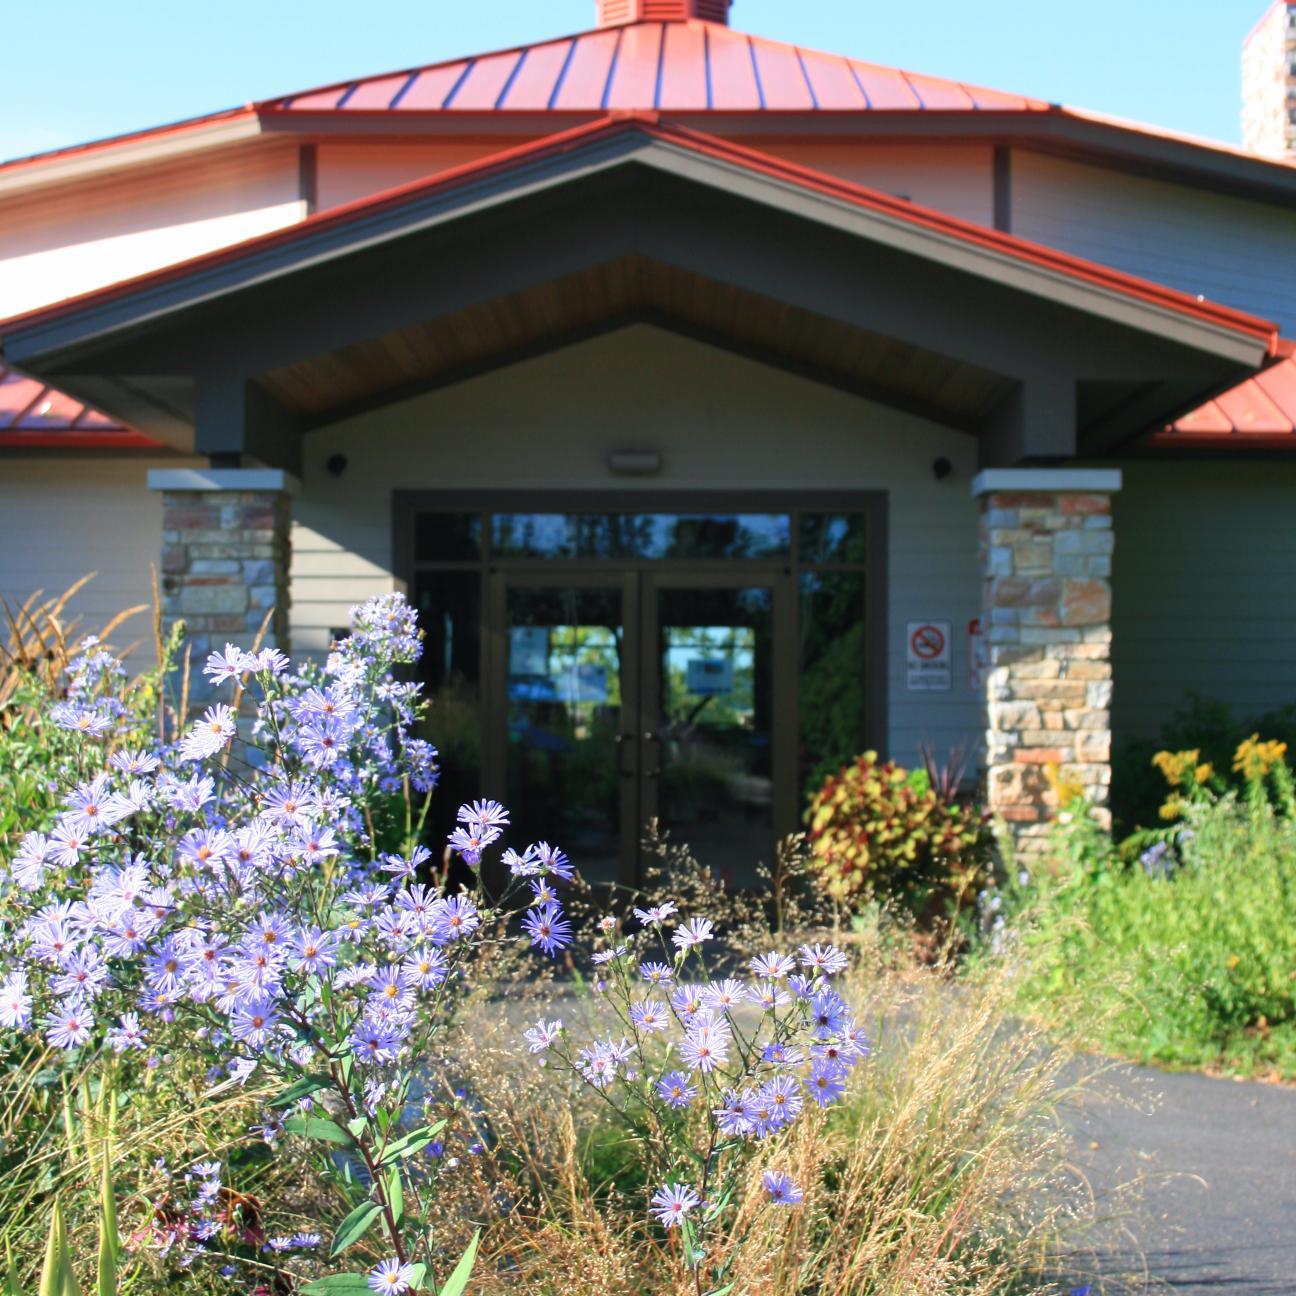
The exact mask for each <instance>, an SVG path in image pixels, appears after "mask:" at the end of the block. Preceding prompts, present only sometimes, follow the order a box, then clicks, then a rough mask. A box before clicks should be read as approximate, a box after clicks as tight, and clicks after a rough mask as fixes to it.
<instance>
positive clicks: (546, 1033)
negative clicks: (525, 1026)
mask: <svg viewBox="0 0 1296 1296" xmlns="http://www.w3.org/2000/svg"><path fill="white" fill-rule="evenodd" d="M562 1028H563V1024H562V1022H561V1021H551V1022H547V1021H545V1020H544V1018H543V1017H542V1018H541V1019H540V1020H539V1021H538V1022H536V1024H535V1025H534V1026H532V1027H531V1028H530V1029H529V1030H525V1031H523V1032H522V1038H523V1039H524V1040H526V1042H527V1043H528V1044H529V1045H530V1046H531V1052H532V1053H543V1052H544V1051H545V1049H547V1048H548V1047H549V1046H550V1045H551V1044H552V1043H553V1042H554V1040H556V1039H557V1038H558V1036H559V1035H561V1034H562Z"/></svg>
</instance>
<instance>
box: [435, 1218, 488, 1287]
mask: <svg viewBox="0 0 1296 1296" xmlns="http://www.w3.org/2000/svg"><path fill="white" fill-rule="evenodd" d="M480 1241H481V1229H478V1230H477V1232H476V1233H474V1234H473V1240H472V1241H471V1242H469V1243H468V1249H467V1250H466V1251H465V1252H464V1253H463V1255H461V1256H460V1257H459V1263H458V1264H457V1265H455V1267H454V1273H452V1274H451V1275H450V1277H449V1278H447V1279H446V1280H445V1283H444V1284H443V1285H442V1287H441V1292H440V1296H461V1293H462V1292H463V1290H464V1288H465V1287H467V1286H468V1279H469V1278H470V1277H471V1276H472V1271H473V1265H475V1264H476V1263H477V1244H478V1243H479V1242H480Z"/></svg>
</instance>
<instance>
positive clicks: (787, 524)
mask: <svg viewBox="0 0 1296 1296" xmlns="http://www.w3.org/2000/svg"><path fill="white" fill-rule="evenodd" d="M491 544H492V546H493V551H494V554H495V556H496V557H499V558H641V559H644V558H646V559H668V558H778V557H786V556H787V555H788V554H789V553H790V552H791V545H792V523H791V518H790V517H789V516H788V515H787V514H786V513H496V514H494V515H493V516H492V518H491Z"/></svg>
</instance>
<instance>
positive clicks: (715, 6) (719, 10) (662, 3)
mask: <svg viewBox="0 0 1296 1296" xmlns="http://www.w3.org/2000/svg"><path fill="white" fill-rule="evenodd" d="M1293 3H1296V0H1293ZM595 4H596V6H597V8H598V25H599V26H600V27H623V26H625V25H626V24H627V23H637V22H686V21H687V20H688V19H690V18H696V19H698V20H700V21H701V22H712V23H724V24H725V25H726V26H727V25H728V23H729V4H730V0H595Z"/></svg>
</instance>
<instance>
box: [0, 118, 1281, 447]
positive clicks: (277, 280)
mask: <svg viewBox="0 0 1296 1296" xmlns="http://www.w3.org/2000/svg"><path fill="white" fill-rule="evenodd" d="M465 231H468V232H469V233H470V235H471V237H470V238H469V239H468V242H467V243H465V242H464V238H465ZM546 242H552V244H553V245H554V247H555V249H559V250H558V251H555V252H554V254H553V255H552V256H550V257H549V258H548V261H546V262H544V265H542V264H541V262H542V261H544V258H542V257H541V256H540V253H541V252H543V251H544V245H545V244H546ZM493 243H494V244H495V245H494V246H492V244H493ZM523 244H525V246H524V245H523ZM559 245H561V247H560V248H559ZM438 256H441V257H444V258H445V260H444V261H443V262H442V263H441V266H442V268H441V271H440V273H436V274H433V273H431V267H432V266H433V265H434V264H436V261H435V259H436V258H437V257H438ZM474 256H476V257H482V256H484V259H483V260H481V261H480V262H479V263H477V265H476V269H475V271H474V270H473V269H471V268H470V267H469V264H468V260H467V259H466V258H472V257H474ZM401 257H404V258H405V260H404V261H403V262H400V264H401V266H402V269H401V270H400V271H399V275H400V278H399V279H396V280H393V282H400V283H401V284H402V288H403V289H407V291H405V292H403V293H400V294H393V293H392V292H391V291H390V290H389V289H388V290H387V291H375V290H374V289H375V285H374V282H373V276H374V275H375V274H392V273H393V272H394V267H395V266H396V265H397V263H398V261H400V258H401ZM528 257H529V258H530V260H528V259H527V258H528ZM627 257H640V258H642V259H644V260H645V261H646V262H647V263H649V264H659V265H662V266H670V267H672V268H673V269H674V270H676V271H679V272H682V273H689V274H693V275H696V276H698V277H699V278H705V279H711V280H716V281H719V282H723V283H725V284H729V285H731V286H732V287H733V288H734V289H735V290H738V291H741V292H744V293H749V294H755V295H758V296H760V297H762V298H763V299H766V300H772V301H775V302H777V303H784V304H786V305H787V306H788V307H790V308H793V309H796V310H802V311H808V312H811V313H812V314H813V313H817V314H818V315H820V316H822V317H823V318H826V319H830V320H833V321H836V322H839V323H844V324H847V325H849V326H850V327H852V328H854V329H856V330H857V331H858V332H859V334H860V336H862V337H875V338H876V337H880V338H884V339H886V340H887V341H888V343H890V344H892V345H895V346H899V347H902V348H909V349H911V350H912V351H913V352H914V354H922V355H924V356H936V357H943V358H946V359H948V360H949V361H950V362H951V363H957V364H958V365H961V366H963V367H964V368H965V369H967V370H969V371H977V372H983V373H987V374H992V375H997V376H999V377H1000V378H1001V379H1002V380H1003V382H1004V383H1006V384H1007V385H1008V386H1009V387H1012V388H1014V389H1015V390H1016V391H1017V393H1018V394H1017V396H1016V397H1015V398H1014V400H1013V401H1010V402H1008V403H1007V406H1004V402H1003V401H1000V402H999V405H1000V406H1001V407H1002V408H997V410H996V411H995V412H993V413H988V412H983V413H984V417H985V419H986V423H985V427H984V428H983V429H982V430H984V431H985V433H986V438H985V440H986V444H987V445H991V444H993V445H997V446H999V447H1000V449H999V451H997V452H996V454H997V455H1006V456H1007V458H1008V459H1009V461H1016V460H1018V459H1020V458H1021V457H1023V456H1025V457H1052V458H1056V457H1065V456H1066V454H1068V453H1072V452H1074V450H1075V445H1074V436H1075V432H1076V429H1077V428H1078V429H1079V430H1080V431H1082V432H1087V433H1089V434H1091V445H1090V449H1094V448H1098V449H1101V448H1104V447H1105V446H1110V445H1111V444H1114V443H1116V442H1117V441H1119V440H1120V439H1121V438H1122V437H1125V436H1128V435H1132V434H1133V432H1134V431H1135V430H1137V429H1140V428H1142V427H1146V426H1147V425H1148V423H1149V422H1152V421H1155V420H1157V419H1163V420H1164V419H1169V418H1171V417H1173V416H1174V415H1176V414H1178V413H1179V412H1180V411H1181V410H1182V409H1187V408H1190V407H1191V406H1192V405H1194V404H1196V403H1198V402H1199V401H1200V400H1202V399H1204V398H1206V397H1208V396H1210V395H1212V394H1214V392H1215V391H1217V390H1220V389H1223V388H1224V387H1227V386H1228V385H1230V384H1231V383H1233V382H1236V381H1238V380H1239V379H1240V378H1242V377H1244V376H1246V374H1248V373H1249V372H1251V371H1254V370H1255V369H1256V368H1258V367H1259V366H1260V365H1261V364H1262V363H1263V362H1264V360H1265V359H1266V357H1267V356H1269V355H1270V354H1271V352H1272V351H1273V348H1274V346H1275V342H1276V330H1275V329H1274V327H1273V326H1272V325H1270V324H1268V323H1266V322H1265V321H1261V320H1258V319H1255V318H1254V317H1251V316H1248V315H1244V314H1242V313H1240V312H1237V311H1233V310H1229V309H1227V308H1223V307H1220V306H1217V305H1214V304H1212V303H1209V302H1204V301H1200V300H1198V299H1195V298H1192V297H1188V296H1186V295H1184V294H1180V293H1177V292H1174V291H1172V290H1170V289H1167V288H1164V287H1162V286H1160V285H1157V284H1153V283H1149V282H1146V281H1142V280H1138V279H1135V278H1132V277H1130V276H1127V275H1124V274H1120V273H1118V272H1115V271H1112V270H1109V269H1107V268H1105V267H1101V266H1097V265H1094V264H1092V263H1089V262H1084V261H1080V260H1077V259H1075V258H1072V257H1069V256H1066V255H1064V254H1061V253H1058V252H1056V251H1054V250H1052V249H1049V248H1045V247H1041V246H1037V245H1033V244H1029V243H1025V242H1023V241H1022V240H1019V239H1015V238H1012V237H1010V236H1007V235H1003V234H998V233H995V232H993V231H988V230H985V229H982V228H981V227H979V226H974V225H971V224H968V223H966V222H963V221H959V220H956V219H954V218H951V217H948V216H944V215H942V214H939V213H936V212H932V211H927V210H925V209H922V208H918V207H915V206H914V205H912V204H909V203H906V202H904V201H902V200H898V199H894V198H891V197H889V196H887V195H883V194H879V193H876V192H873V191H870V190H866V189H862V188H860V187H858V186H854V185H851V184H849V183H846V182H844V181H840V180H837V179H834V178H832V177H829V176H826V175H822V174H820V173H817V172H813V171H808V170H805V169H803V168H799V167H796V166H794V165H792V164H789V163H786V162H782V161H779V160H777V159H774V158H772V157H769V156H768V155H764V154H760V153H756V152H753V151H752V150H748V149H744V148H742V147H740V146H736V145H732V144H728V143H724V142H722V141H720V140H717V139H714V138H712V137H709V136H703V135H699V134H696V133H694V132H689V131H683V130H680V129H677V128H674V127H668V126H663V125H661V124H660V123H656V122H654V121H648V120H644V119H642V118H623V119H617V120H612V119H609V120H604V121H601V122H599V123H596V124H594V125H591V126H587V127H582V128H579V129H577V130H575V131H572V132H569V133H567V134H566V135H562V136H557V137H553V138H551V139H548V140H545V141H542V142H540V143H537V144H533V145H529V146H526V147H523V148H519V149H514V150H510V151H508V152H505V153H501V154H496V155H493V156H491V157H488V158H486V159H484V160H483V161H481V162H478V163H475V164H472V165H470V166H467V167H462V168H459V169H457V170H456V171H453V172H448V173H443V174H441V175H439V176H437V177H435V178H433V179H432V180H428V181H421V182H418V183H416V184H413V185H408V186H404V187H402V188H400V189H397V190H392V191H390V192H388V193H386V194H383V195H379V196H378V197H376V198H371V199H366V200H364V201H362V202H359V203H355V204H352V205H350V206H348V207H344V208H338V209H336V210H334V211H330V212H328V213H325V214H323V215H320V216H317V217H313V218H311V219H310V220H307V221H305V222H303V223H302V224H300V225H298V226H294V227H290V228H288V229H286V230H281V231H276V232H274V233H272V234H268V235H265V236H262V237H259V238H257V239H253V240H251V241H249V242H247V243H243V244H240V245H238V246H236V247H233V248H229V249H224V250H221V251H219V252H215V253H212V254H209V255H206V256H203V257H200V258H197V259H195V260H193V261H190V262H186V263H184V264H182V265H179V266H174V267H169V268H167V269H165V270H161V271H158V272H155V273H152V274H149V275H146V276H143V277H141V278H138V279H135V280H131V281H127V282H125V283H122V284H118V285H114V286H112V287H110V288H106V289H103V290H100V291H98V292H95V293H92V294H88V295H86V296H84V297H81V298H76V299H72V300H70V301H67V302H63V303H59V304H57V305H55V306H53V307H48V308H45V309H43V310H40V311H37V312H33V313H31V314H29V315H26V316H23V317H20V318H18V319H16V320H12V321H9V322H8V323H7V324H5V325H3V326H0V329H2V332H3V337H4V347H5V353H6V356H7V358H8V360H9V361H10V362H11V363H13V364H16V365H18V366H20V367H21V368H23V369H25V370H26V371H28V372H30V373H34V374H36V375H38V376H40V377H42V378H44V379H46V380H47V381H52V382H57V383H58V384H59V386H60V387H62V388H63V389H64V390H68V391H71V392H73V393H74V394H77V395H80V396H82V398H83V399H86V400H88V401H90V402H92V403H94V404H96V405H97V406H98V407H99V408H102V409H105V410H107V411H108V412H110V413H112V414H114V415H116V416H118V417H120V418H121V419H122V420H123V421H124V422H127V423H129V424H131V425H132V426H135V427H138V428H140V429H141V430H142V431H144V432H146V433H148V434H150V435H155V436H158V437H160V438H162V439H164V440H167V441H169V442H171V443H172V444H177V445H181V446H182V447H183V448H189V444H193V443H186V442H185V436H186V430H185V429H186V425H190V426H192V424H193V423H194V422H195V421H197V422H202V415H201V413H200V407H201V406H202V404H203V397H202V395H201V393H200V392H199V390H198V389H199V388H204V387H205V388H206V389H208V390H211V391H214V390H216V389H218V388H219V389H220V390H221V391H222V392H223V393H224V395H223V396H222V397H221V399H222V400H226V401H228V398H229V393H230V392H231V391H233V390H235V389H236V388H237V389H239V390H242V389H244V388H246V386H247V384H260V383H261V382H262V380H263V379H264V378H265V376H266V375H267V374H270V373H272V372H276V371H281V370H283V369H284V368H285V367H286V366H292V365H294V364H297V363H300V362H303V361H307V360H311V359H312V358H318V357H321V356H330V355H337V354H338V353H340V352H341V351H343V350H344V349H345V348H347V347H351V346H355V345H356V344H358V343H361V342H363V341H365V340H367V339H373V338H376V337H379V336H382V335H386V334H393V333H399V331H400V330H401V329H403V328H405V329H408V328H414V327H417V326H419V325H421V324H425V323H426V322H427V320H428V319H429V318H432V317H437V318H442V317H445V318H448V317H449V316H450V315H451V314H452V313H453V309H456V308H457V309H467V308H468V307H470V306H471V305H473V304H474V303H476V304H480V303H482V302H484V301H488V300H490V299H492V298H496V297H501V296H504V295H506V294H507V293H509V292H513V291H520V290H522V289H523V288H525V287H527V286H528V285H529V286H531V287H534V286H535V285H536V284H537V283H546V282H548V283H552V282H557V281H559V280H561V279H562V278H564V276H570V275H572V274H575V273H579V272H583V271H588V270H590V269H591V267H594V266H598V265H607V264H613V263H615V262H617V261H619V260H624V259H625V258H627ZM428 258H431V260H430V261H429V260H428ZM545 266H547V267H548V268H547V269H546V268H545ZM508 267H512V269H511V270H510V269H508ZM510 273H512V275H513V277H512V279H510V278H509V274H510ZM419 275H424V276H427V281H426V286H425V287H424V286H422V285H423V281H422V280H420V279H419ZM452 284H453V285H455V288H456V292H457V294H458V295H457V296H455V295H454V294H453V293H451V292H450V287H451V285H452ZM326 300H327V305H325V301H326ZM456 303H457V305H456ZM330 307H331V309H330ZM429 312H430V313H429ZM290 320H295V321H296V323H294V324H291V325H290V323H289V321H290ZM978 321H979V322H978ZM1059 330H1061V331H1060V332H1059ZM258 390H260V388H258ZM1039 393H1044V395H1042V396H1040V395H1039ZM211 399H212V400H214V399H215V398H211ZM1041 402H1042V403H1041ZM1068 402H1069V403H1070V408H1069V409H1068V408H1067V406H1068ZM236 403H237V402H236ZM253 403H255V404H258V405H260V406H261V407H262V408H263V409H264V400H263V397H262V395H257V396H256V397H254V398H253ZM245 413H248V414H249V417H250V416H251V415H250V412H249V411H245ZM300 413H301V411H300V410H293V409H287V410H281V411H278V412H276V413H275V414H274V415H273V416H272V417H271V418H270V422H271V423H274V424H277V425H278V426H279V431H278V432H276V433H275V435H274V436H273V437H271V438H270V440H271V441H273V442H275V443H281V442H282V441H283V440H284V439H285V437H288V438H289V439H290V437H291V428H292V427H294V426H296V425H297V423H298V421H299V420H298V416H299V415H300ZM281 416H282V417H281ZM978 417H981V415H978ZM1050 419H1052V420H1055V421H1056V420H1061V421H1062V422H1069V423H1070V424H1071V427H1070V432H1071V444H1070V446H1069V447H1068V444H1067V438H1066V436H1064V435H1061V432H1060V431H1059V432H1058V435H1056V436H1055V437H1053V439H1052V440H1050V439H1049V435H1046V436H1045V439H1044V441H1042V442H1039V443H1038V444H1034V445H1033V446H1032V445H1031V444H1027V442H1030V441H1031V431H1030V430H1031V429H1032V428H1034V427H1036V426H1040V427H1042V425H1043V424H1044V423H1045V422H1046V421H1047V420H1050ZM1014 428H1015V430H1014ZM285 429H288V430H287V431H286V430H285ZM225 435H226V434H224V433H223V434H222V436H225ZM1050 435H1051V434H1050ZM1023 438H1025V439H1024V440H1023ZM217 439H218V440H220V439H221V438H217ZM197 448H198V449H200V450H201V449H209V450H210V449H211V448H212V445H211V443H210V442H208V443H206V444H204V435H203V433H202V431H201V430H200V432H199V435H198V438H197Z"/></svg>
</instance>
